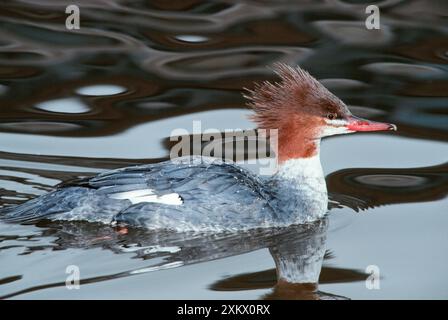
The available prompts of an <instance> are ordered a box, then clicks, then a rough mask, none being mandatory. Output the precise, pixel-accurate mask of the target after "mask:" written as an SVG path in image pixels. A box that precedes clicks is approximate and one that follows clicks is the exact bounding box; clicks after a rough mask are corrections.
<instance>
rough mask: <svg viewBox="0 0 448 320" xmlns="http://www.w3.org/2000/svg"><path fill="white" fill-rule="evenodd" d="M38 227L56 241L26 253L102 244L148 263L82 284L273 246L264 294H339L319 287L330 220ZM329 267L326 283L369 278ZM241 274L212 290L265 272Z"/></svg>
mask: <svg viewBox="0 0 448 320" xmlns="http://www.w3.org/2000/svg"><path fill="white" fill-rule="evenodd" d="M38 226H39V227H41V228H44V229H43V231H42V234H41V235H40V237H52V238H54V239H56V240H54V241H52V244H50V245H48V246H47V247H42V246H32V245H31V246H29V247H28V250H27V252H25V253H24V254H30V253H32V252H34V251H39V250H48V249H50V248H51V249H52V250H63V249H68V248H89V249H92V248H96V247H100V248H102V249H107V250H111V251H113V252H115V253H117V254H120V253H132V254H133V255H134V256H135V257H136V258H139V259H142V260H145V261H148V263H146V266H145V267H141V268H138V269H133V270H128V271H125V272H120V273H116V274H110V275H107V276H103V277H94V278H88V279H83V280H81V284H87V283H94V282H98V281H106V280H110V279H116V278H121V277H128V276H131V275H136V274H141V273H146V272H153V271H159V270H164V269H168V268H174V267H180V266H185V265H190V264H193V263H199V262H206V261H211V260H215V259H222V258H225V257H229V256H234V255H239V254H243V253H247V252H250V251H254V250H259V249H262V248H269V251H270V253H271V255H272V257H273V259H274V262H275V265H276V276H275V274H271V273H270V271H268V272H265V274H263V275H262V277H265V278H266V277H267V278H268V279H267V280H264V283H261V284H260V283H259V284H258V285H257V286H256V287H255V288H261V287H263V288H269V287H273V289H272V290H273V291H272V292H271V293H270V294H268V295H267V296H266V297H265V298H281V299H321V298H325V299H328V298H340V297H335V296H333V295H331V294H327V293H322V292H319V291H317V287H318V282H319V275H320V273H321V268H322V263H323V260H324V256H325V252H326V232H327V229H328V220H327V219H323V220H320V221H317V222H315V223H313V224H308V225H300V226H290V227H287V228H271V229H259V230H252V231H246V232H238V233H222V234H198V233H174V232H167V231H160V232H150V231H147V230H143V229H125V230H124V229H113V228H111V227H106V226H103V225H96V224H92V223H85V222H60V223H59V222H39V223H38ZM2 240H3V241H5V240H6V239H5V238H3V239H2ZM151 261H152V263H151ZM160 261H161V262H160ZM324 270H325V275H324V282H331V281H333V282H335V281H342V282H346V281H362V280H364V279H365V275H364V274H363V273H359V272H357V271H354V270H343V269H336V268H325V269H324ZM242 277H243V278H246V279H243V281H241V279H239V280H233V279H226V280H224V281H219V282H218V283H216V284H213V285H212V287H211V288H212V290H223V288H225V290H249V289H255V288H254V287H253V285H251V283H250V282H251V281H253V280H251V279H247V278H254V277H260V275H257V274H256V275H249V276H247V275H246V276H238V277H237V279H238V278H242ZM325 278H327V279H325ZM275 279H276V280H275ZM235 281H239V286H238V287H235V285H234V284H233V282H235ZM64 285H65V283H53V284H48V285H46V286H45V288H49V287H57V286H64ZM42 289H44V287H35V288H29V289H26V290H24V291H19V292H15V293H11V294H8V295H6V296H3V297H0V298H10V297H13V296H16V295H20V294H24V293H27V292H31V291H34V290H42Z"/></svg>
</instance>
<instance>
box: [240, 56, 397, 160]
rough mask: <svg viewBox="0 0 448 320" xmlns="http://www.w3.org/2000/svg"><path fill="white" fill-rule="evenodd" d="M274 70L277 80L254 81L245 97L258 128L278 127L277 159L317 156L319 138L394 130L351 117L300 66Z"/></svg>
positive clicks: (338, 102) (393, 126)
mask: <svg viewBox="0 0 448 320" xmlns="http://www.w3.org/2000/svg"><path fill="white" fill-rule="evenodd" d="M274 70H275V72H276V73H277V74H278V75H279V76H280V81H279V82H276V83H270V82H267V81H266V82H263V83H261V84H257V85H256V86H255V88H254V89H253V90H248V92H249V94H247V95H245V97H246V98H248V99H249V100H250V102H249V106H250V107H251V108H252V109H253V110H254V111H255V114H254V115H253V116H251V119H252V120H253V121H255V122H256V123H257V125H258V127H259V128H263V129H278V146H277V147H278V155H279V160H280V162H283V161H286V160H289V159H294V158H307V157H310V156H313V155H316V154H317V153H318V152H319V141H320V139H321V138H322V137H326V136H330V135H335V134H344V133H352V132H356V131H380V130H396V127H395V125H392V124H388V123H380V122H373V121H369V120H365V119H360V118H357V117H355V116H353V115H352V114H351V113H350V111H349V110H348V108H347V106H346V105H345V104H344V102H342V101H341V100H340V99H339V98H338V97H336V96H335V95H333V94H332V93H331V92H330V91H328V90H327V89H326V88H325V87H324V86H323V85H322V84H321V83H320V82H319V81H317V80H316V79H315V78H313V77H312V76H311V75H310V74H309V73H308V72H306V71H305V70H302V69H301V68H299V67H297V68H293V67H291V66H288V65H285V64H277V65H276V66H275V69H274Z"/></svg>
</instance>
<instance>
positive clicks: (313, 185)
mask: <svg viewBox="0 0 448 320" xmlns="http://www.w3.org/2000/svg"><path fill="white" fill-rule="evenodd" d="M271 183H272V187H273V189H274V190H275V191H276V199H277V201H278V202H279V203H278V206H279V207H281V208H284V209H285V210H284V211H286V215H287V216H290V215H291V217H290V219H299V220H304V221H296V222H305V221H310V220H313V219H316V218H320V217H322V216H324V215H325V213H326V211H327V206H328V195H327V186H326V183H325V176H324V172H323V170H322V165H321V163H320V156H319V148H317V153H316V154H315V155H313V156H311V157H305V158H295V159H289V160H286V161H283V162H281V163H280V165H279V168H278V172H277V173H276V174H275V175H274V176H273V177H272V178H271ZM285 217H286V216H285Z"/></svg>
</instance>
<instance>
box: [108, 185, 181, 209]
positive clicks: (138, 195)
mask: <svg viewBox="0 0 448 320" xmlns="http://www.w3.org/2000/svg"><path fill="white" fill-rule="evenodd" d="M109 197H111V198H113V199H121V200H129V201H131V203H132V204H137V203H142V202H153V203H163V204H169V205H181V204H182V203H183V201H182V198H181V197H180V196H179V194H177V193H169V194H165V195H163V196H159V195H156V194H154V192H153V191H152V190H151V189H146V190H133V191H126V192H119V193H113V194H111V195H110V196H109Z"/></svg>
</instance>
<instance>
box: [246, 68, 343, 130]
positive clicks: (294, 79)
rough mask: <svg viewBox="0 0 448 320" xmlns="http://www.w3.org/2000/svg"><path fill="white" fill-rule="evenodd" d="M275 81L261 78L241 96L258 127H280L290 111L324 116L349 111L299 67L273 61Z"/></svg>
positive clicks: (291, 113) (292, 113)
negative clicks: (259, 81) (277, 78)
mask: <svg viewBox="0 0 448 320" xmlns="http://www.w3.org/2000/svg"><path fill="white" fill-rule="evenodd" d="M273 70H274V72H275V73H276V74H277V75H278V76H279V77H280V81H279V82H274V83H271V82H269V81H264V82H262V83H259V84H256V85H255V88H254V89H253V90H249V89H245V90H246V91H247V93H246V94H244V97H245V98H247V99H248V100H249V102H248V106H249V107H251V108H252V109H253V110H254V111H255V114H254V115H252V116H250V119H251V120H253V121H254V122H256V123H257V124H258V126H259V127H260V128H266V129H267V128H280V127H281V124H282V123H283V122H284V121H285V120H286V121H287V120H288V119H289V117H290V116H291V115H294V114H302V115H305V114H310V115H325V114H326V113H329V112H331V113H337V114H343V113H346V112H349V111H348V109H347V108H346V106H345V104H344V103H343V102H342V101H341V100H340V99H339V98H337V97H336V96H335V95H333V94H332V93H331V92H330V91H328V90H327V89H326V88H325V87H324V86H323V85H322V84H321V83H320V82H319V81H317V80H316V79H315V78H314V77H313V76H311V75H310V74H309V73H308V72H307V71H305V70H303V69H301V68H300V67H296V68H294V67H291V66H289V65H286V64H283V63H277V64H275V65H274V68H273Z"/></svg>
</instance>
